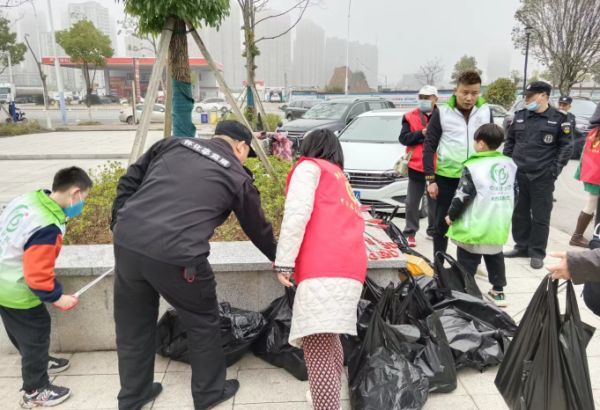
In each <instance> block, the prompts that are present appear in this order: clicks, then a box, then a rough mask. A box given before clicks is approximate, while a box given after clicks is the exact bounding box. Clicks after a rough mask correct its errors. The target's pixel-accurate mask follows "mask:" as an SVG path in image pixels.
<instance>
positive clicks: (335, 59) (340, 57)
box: [323, 37, 354, 84]
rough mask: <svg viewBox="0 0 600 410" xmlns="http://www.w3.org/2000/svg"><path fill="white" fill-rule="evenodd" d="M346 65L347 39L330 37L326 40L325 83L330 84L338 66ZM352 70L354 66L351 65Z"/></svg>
mask: <svg viewBox="0 0 600 410" xmlns="http://www.w3.org/2000/svg"><path fill="white" fill-rule="evenodd" d="M345 66H346V40H345V39H342V38H338V37H328V38H327V40H326V41H325V57H324V59H323V83H324V84H329V81H330V80H331V77H332V76H333V74H334V71H335V69H336V68H339V67H345ZM350 69H351V70H354V67H352V66H350Z"/></svg>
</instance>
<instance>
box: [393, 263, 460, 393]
mask: <svg viewBox="0 0 600 410" xmlns="http://www.w3.org/2000/svg"><path fill="white" fill-rule="evenodd" d="M395 294H396V297H395V298H394V300H393V302H392V307H391V308H390V309H387V310H384V312H383V316H384V319H385V320H386V321H387V322H388V323H391V324H393V325H411V326H412V327H410V326H405V327H402V328H401V327H396V330H397V331H398V332H399V333H401V334H402V335H403V336H405V338H408V337H410V336H409V335H408V334H406V333H405V332H406V330H407V329H409V331H410V332H411V333H412V334H415V333H414V330H417V333H416V334H417V337H418V338H417V339H416V340H415V342H414V344H415V345H418V346H420V347H421V349H420V350H415V349H413V350H412V353H413V355H408V357H409V359H410V361H411V363H413V364H414V365H416V366H417V367H419V368H420V369H421V371H422V372H423V374H424V375H425V376H427V378H428V379H429V390H430V391H432V392H441V393H448V392H451V391H453V390H455V389H456V386H457V378H456V367H455V364H454V356H453V354H452V351H451V350H450V345H449V344H448V340H447V338H446V334H445V332H444V328H443V326H442V322H441V321H440V317H439V313H437V312H435V311H434V309H433V308H432V306H431V304H430V303H429V301H428V300H427V298H426V296H425V294H424V293H423V290H422V289H421V288H420V287H419V286H418V285H417V283H416V282H415V280H414V278H413V277H412V276H411V275H410V274H408V279H407V280H405V281H404V282H402V283H401V284H400V285H399V286H398V288H397V289H396V290H395Z"/></svg>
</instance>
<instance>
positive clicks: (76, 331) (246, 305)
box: [0, 242, 405, 352]
mask: <svg viewBox="0 0 600 410" xmlns="http://www.w3.org/2000/svg"><path fill="white" fill-rule="evenodd" d="M209 260H210V263H211V265H212V267H213V270H214V272H215V276H216V280H217V294H218V297H219V301H228V302H230V303H231V305H232V306H235V307H240V308H243V309H250V310H255V311H260V310H262V309H264V308H266V307H267V306H268V305H269V303H271V301H272V300H273V299H275V298H277V297H279V296H281V295H282V294H283V288H282V287H281V285H280V284H279V282H277V280H276V278H275V275H274V273H273V271H272V267H271V262H269V261H268V260H267V258H265V257H264V256H263V255H262V253H260V251H258V249H256V248H255V247H254V245H252V243H250V242H217V243H213V244H212V250H211V255H210V258H209ZM113 265H114V257H113V248H112V245H73V246H65V247H64V248H63V250H62V252H61V255H60V258H59V259H58V262H57V274H58V276H59V281H60V282H61V283H62V285H63V287H64V290H65V292H66V293H74V292H75V291H77V290H78V289H80V288H81V287H82V286H84V285H85V284H86V283H88V282H89V281H91V280H93V279H94V277H97V276H98V275H100V274H101V273H103V272H105V271H106V270H108V269H110V268H111V267H113ZM404 266H405V260H404V258H402V257H400V258H395V259H388V260H383V261H370V262H369V270H368V274H369V276H370V277H371V278H373V279H374V280H375V281H377V282H378V283H381V284H386V283H388V282H389V281H392V280H394V281H395V280H397V278H398V274H397V269H398V268H400V267H404ZM113 278H114V276H113V275H112V274H111V275H109V276H108V277H107V278H105V279H104V280H103V281H101V282H100V283H99V284H98V285H96V286H95V287H94V288H92V289H90V290H89V291H88V292H86V293H85V294H84V295H82V296H81V299H80V302H79V305H78V306H77V308H76V309H74V310H73V311H70V312H60V311H58V310H57V309H54V308H53V307H51V306H49V307H48V310H49V311H50V314H51V316H52V336H51V350H52V351H55V352H58V351H60V352H74V351H95V350H114V349H115V328H114V319H113ZM166 308H167V304H166V303H165V302H164V301H162V300H161V309H160V313H161V314H162V313H163V312H164V310H166ZM13 351H14V349H13V347H12V345H11V344H10V342H9V340H8V337H7V335H6V333H5V331H4V328H2V330H1V331H0V352H13Z"/></svg>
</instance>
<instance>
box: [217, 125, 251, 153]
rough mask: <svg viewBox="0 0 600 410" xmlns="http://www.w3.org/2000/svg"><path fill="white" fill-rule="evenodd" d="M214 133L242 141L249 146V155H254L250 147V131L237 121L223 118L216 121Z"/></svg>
mask: <svg viewBox="0 0 600 410" xmlns="http://www.w3.org/2000/svg"><path fill="white" fill-rule="evenodd" d="M215 135H226V136H228V137H229V138H232V139H234V140H236V141H244V142H245V143H246V144H248V146H249V147H250V153H249V154H248V156H249V157H256V152H254V150H253V149H252V131H250V130H249V129H248V127H246V126H245V125H244V124H242V123H241V122H239V121H234V120H225V121H221V122H219V123H217V127H216V128H215Z"/></svg>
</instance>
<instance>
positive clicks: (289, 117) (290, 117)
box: [285, 114, 293, 121]
mask: <svg viewBox="0 0 600 410" xmlns="http://www.w3.org/2000/svg"><path fill="white" fill-rule="evenodd" d="M285 118H286V119H287V120H288V121H292V120H293V118H292V114H288V115H286V116H285Z"/></svg>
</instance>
